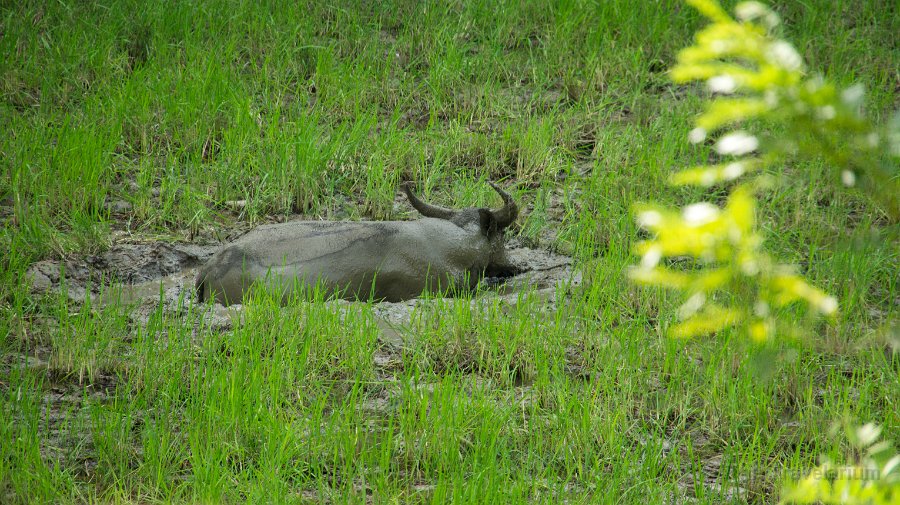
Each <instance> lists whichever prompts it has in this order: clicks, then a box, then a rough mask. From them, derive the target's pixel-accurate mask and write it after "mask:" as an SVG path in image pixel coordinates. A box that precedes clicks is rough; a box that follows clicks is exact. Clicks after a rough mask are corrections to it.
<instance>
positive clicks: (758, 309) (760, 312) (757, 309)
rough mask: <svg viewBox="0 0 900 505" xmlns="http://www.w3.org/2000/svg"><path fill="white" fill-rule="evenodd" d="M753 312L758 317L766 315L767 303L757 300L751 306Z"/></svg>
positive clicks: (767, 311)
mask: <svg viewBox="0 0 900 505" xmlns="http://www.w3.org/2000/svg"><path fill="white" fill-rule="evenodd" d="M753 313H754V314H756V315H757V316H759V317H766V316H768V315H769V304H768V303H766V302H764V301H762V300H759V301H757V302H756V304H755V305H754V306H753Z"/></svg>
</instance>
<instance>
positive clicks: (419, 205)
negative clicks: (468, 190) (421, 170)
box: [403, 182, 456, 219]
mask: <svg viewBox="0 0 900 505" xmlns="http://www.w3.org/2000/svg"><path fill="white" fill-rule="evenodd" d="M403 191H405V192H406V198H408V199H409V203H410V204H412V206H413V208H415V209H416V210H417V211H419V214H422V215H423V216H425V217H436V218H438V219H451V218H453V216H455V215H456V212H455V211H452V210H450V209H445V208H443V207H438V206H437V205H431V204H428V203H425V202H423V201H422V200H419V199H418V197H416V195H414V194H413V192H412V183H411V182H406V183H404V184H403Z"/></svg>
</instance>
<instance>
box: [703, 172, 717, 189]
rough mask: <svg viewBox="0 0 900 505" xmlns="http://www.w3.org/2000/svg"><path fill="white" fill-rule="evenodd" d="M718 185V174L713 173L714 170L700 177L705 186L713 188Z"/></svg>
mask: <svg viewBox="0 0 900 505" xmlns="http://www.w3.org/2000/svg"><path fill="white" fill-rule="evenodd" d="M715 183H716V174H714V173H713V172H712V170H707V171H705V172H703V175H701V176H700V184H702V185H704V186H712V185H713V184H715Z"/></svg>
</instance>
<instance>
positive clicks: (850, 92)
mask: <svg viewBox="0 0 900 505" xmlns="http://www.w3.org/2000/svg"><path fill="white" fill-rule="evenodd" d="M865 94H866V88H865V86H863V85H862V84H854V85H853V86H850V87H849V88H847V89H845V90H844V91H843V92H841V100H843V101H844V103H845V104H847V105H849V106H851V107H857V106H859V105H861V104H862V99H863V96H865Z"/></svg>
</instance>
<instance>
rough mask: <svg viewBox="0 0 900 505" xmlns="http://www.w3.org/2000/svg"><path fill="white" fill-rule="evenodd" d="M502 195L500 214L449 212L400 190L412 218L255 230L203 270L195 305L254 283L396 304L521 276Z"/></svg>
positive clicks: (234, 298) (508, 202)
mask: <svg viewBox="0 0 900 505" xmlns="http://www.w3.org/2000/svg"><path fill="white" fill-rule="evenodd" d="M491 186H492V187H493V188H494V190H496V191H497V193H499V194H500V196H501V197H502V198H503V202H504V205H503V207H502V208H500V209H497V210H491V209H486V208H466V209H461V210H452V209H445V208H442V207H438V206H435V205H430V204H427V203H425V202H423V201H421V200H419V199H418V198H417V197H416V195H414V194H413V192H412V190H411V189H410V183H405V184H404V185H403V190H404V191H405V192H406V196H407V198H408V199H409V202H410V204H412V206H413V207H414V208H415V209H416V210H417V211H419V213H420V214H422V216H424V217H423V218H421V219H418V220H415V221H357V222H353V221H345V222H328V221H293V222H287V223H280V224H274V225H266V226H260V227H258V228H256V229H254V230H253V231H251V232H250V233H248V234H246V235H244V236H242V237H240V238H239V239H237V240H236V241H234V242H232V243H231V244H228V245H226V246H224V247H223V248H222V249H221V250H219V251H218V252H217V253H216V254H215V255H214V256H213V257H212V258H210V260H209V261H208V262H207V263H206V265H204V266H203V267H202V268H201V270H200V272H199V274H198V276H197V282H196V290H197V297H198V300H200V301H201V302H202V301H205V300H208V299H210V298H211V297H214V298H215V301H217V302H219V303H222V304H226V305H227V304H229V303H240V302H241V299H242V297H243V295H244V293H246V292H247V291H248V290H249V289H250V286H251V285H252V284H253V283H254V282H265V283H267V284H269V285H270V286H272V287H275V288H277V289H280V290H281V291H282V294H283V300H287V298H288V296H289V295H290V294H291V292H292V291H293V290H294V289H295V288H296V287H298V286H301V287H312V286H314V285H315V284H316V283H318V282H320V283H321V286H322V287H323V288H324V289H325V290H326V291H327V293H328V294H330V295H336V296H339V297H341V298H345V299H348V300H367V299H374V300H387V301H400V300H407V299H410V298H414V297H416V296H419V295H420V294H422V292H423V291H425V290H426V289H428V290H432V291H445V290H448V289H472V288H474V287H475V286H476V285H477V284H478V282H479V280H480V279H481V278H483V277H485V276H488V277H506V276H510V275H514V274H515V273H517V272H518V271H519V269H518V268H517V267H515V266H514V265H512V264H511V263H510V261H509V260H508V258H507V255H506V249H505V247H504V229H505V228H507V227H508V226H509V225H511V224H512V223H513V221H515V219H516V216H517V215H518V207H517V206H516V203H515V202H514V201H513V199H512V197H510V195H509V194H508V193H506V192H505V191H503V190H502V189H500V188H499V187H498V186H497V185H495V184H493V183H491Z"/></svg>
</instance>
